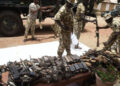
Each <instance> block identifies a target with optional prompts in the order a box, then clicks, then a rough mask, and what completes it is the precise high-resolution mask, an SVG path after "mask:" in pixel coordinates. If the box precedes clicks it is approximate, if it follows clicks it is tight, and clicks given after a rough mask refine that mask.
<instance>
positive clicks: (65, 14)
mask: <svg viewBox="0 0 120 86" xmlns="http://www.w3.org/2000/svg"><path fill="white" fill-rule="evenodd" d="M73 3H74V0H66V3H65V4H64V5H63V6H62V7H61V8H60V10H59V11H58V12H57V14H56V15H55V17H54V19H55V22H56V23H57V24H58V25H59V27H60V28H61V32H60V35H59V47H58V57H59V58H61V57H62V54H63V52H64V50H66V51H67V56H70V55H71V50H70V44H71V33H72V32H73V12H72V9H71V8H72V7H73Z"/></svg>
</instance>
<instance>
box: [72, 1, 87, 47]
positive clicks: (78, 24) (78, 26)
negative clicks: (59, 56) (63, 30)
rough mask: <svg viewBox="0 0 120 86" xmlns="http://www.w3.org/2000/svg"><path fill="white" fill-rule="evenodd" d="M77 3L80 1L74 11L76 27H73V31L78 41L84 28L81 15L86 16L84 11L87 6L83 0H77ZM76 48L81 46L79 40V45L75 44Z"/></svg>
mask: <svg viewBox="0 0 120 86" xmlns="http://www.w3.org/2000/svg"><path fill="white" fill-rule="evenodd" d="M75 3H78V5H77V8H74V9H73V11H74V15H75V16H74V29H73V32H74V34H75V35H76V37H77V39H78V41H79V38H80V32H81V30H82V28H83V21H84V20H83V19H82V18H81V17H83V16H84V13H85V7H84V5H83V3H82V0H79V1H78V0H76V2H75ZM75 48H80V47H79V42H78V43H77V45H75Z"/></svg>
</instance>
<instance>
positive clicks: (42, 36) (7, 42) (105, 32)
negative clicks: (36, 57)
mask: <svg viewBox="0 0 120 86" xmlns="http://www.w3.org/2000/svg"><path fill="white" fill-rule="evenodd" d="M23 23H24V25H26V21H25V20H24V21H23ZM98 23H99V26H104V25H105V24H106V23H105V22H104V20H103V19H102V18H101V17H98ZM42 24H43V25H45V26H46V25H51V24H54V21H53V20H52V19H51V18H46V19H45V20H44V21H43V22H42ZM36 26H37V27H39V23H38V21H37V24H36ZM95 27H96V26H95V24H93V23H87V24H86V26H85V31H84V32H82V33H81V37H80V40H79V41H80V42H82V43H83V44H85V45H87V46H88V47H90V48H91V49H95V48H96V40H97V38H96V34H95V30H96V29H95ZM111 32H112V30H111V29H110V28H109V29H101V30H99V33H100V46H99V47H98V49H102V47H103V42H104V41H106V40H107V39H108V37H109V35H110V34H111ZM35 36H36V37H37V40H35V41H32V40H31V39H30V38H31V36H30V35H29V36H28V38H29V40H28V41H27V42H24V41H23V40H24V33H23V34H22V35H20V36H15V37H3V36H0V48H7V47H13V46H19V45H28V44H38V43H44V42H50V41H55V40H58V38H57V39H55V38H54V34H53V31H52V30H50V29H47V28H44V29H42V30H40V29H39V28H37V29H36V35H35Z"/></svg>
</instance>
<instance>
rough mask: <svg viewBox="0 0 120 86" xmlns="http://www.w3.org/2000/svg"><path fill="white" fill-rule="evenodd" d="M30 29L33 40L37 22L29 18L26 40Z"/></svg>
mask: <svg viewBox="0 0 120 86" xmlns="http://www.w3.org/2000/svg"><path fill="white" fill-rule="evenodd" d="M29 29H31V35H32V38H34V34H35V20H31V19H29V18H28V19H27V25H26V29H25V39H27V36H28V32H29Z"/></svg>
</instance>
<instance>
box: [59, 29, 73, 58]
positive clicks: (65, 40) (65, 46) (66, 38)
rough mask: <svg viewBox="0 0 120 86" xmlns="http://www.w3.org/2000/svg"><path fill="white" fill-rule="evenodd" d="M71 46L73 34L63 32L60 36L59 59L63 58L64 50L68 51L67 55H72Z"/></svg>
mask: <svg viewBox="0 0 120 86" xmlns="http://www.w3.org/2000/svg"><path fill="white" fill-rule="evenodd" d="M70 44H71V32H68V31H63V30H61V33H60V35H59V47H58V56H59V57H62V54H63V52H64V50H66V51H67V55H70V54H71V50H70Z"/></svg>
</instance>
